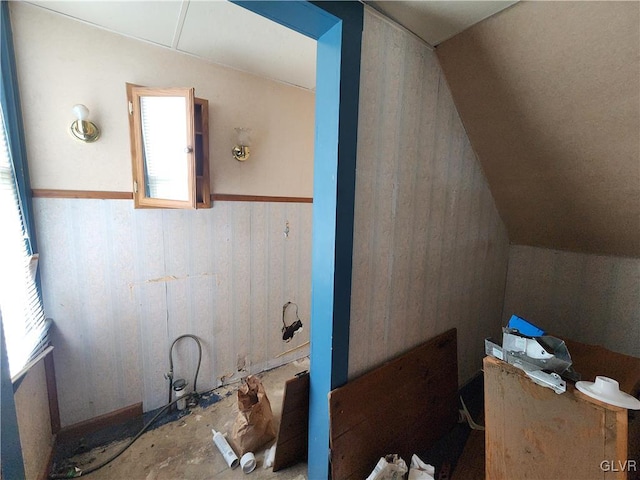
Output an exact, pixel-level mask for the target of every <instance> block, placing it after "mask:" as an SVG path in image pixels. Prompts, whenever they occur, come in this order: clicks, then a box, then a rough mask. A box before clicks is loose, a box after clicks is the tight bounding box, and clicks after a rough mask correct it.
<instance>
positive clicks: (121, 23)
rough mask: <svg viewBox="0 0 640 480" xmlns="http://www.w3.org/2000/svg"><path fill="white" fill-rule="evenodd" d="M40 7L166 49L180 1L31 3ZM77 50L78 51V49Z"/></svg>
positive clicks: (171, 35)
mask: <svg viewBox="0 0 640 480" xmlns="http://www.w3.org/2000/svg"><path fill="white" fill-rule="evenodd" d="M29 3H32V4H34V5H38V6H40V7H42V8H46V9H49V10H53V11H55V12H59V13H62V14H64V15H68V16H70V17H73V18H76V19H78V20H82V21H85V22H88V23H91V24H94V25H97V26H100V27H103V28H106V29H108V30H113V31H114V32H117V33H122V34H124V35H128V36H131V37H136V38H141V39H143V40H148V41H150V42H154V43H159V44H160V45H165V46H168V47H170V46H171V43H172V41H173V35H174V32H175V30H176V25H177V24H178V19H179V17H180V7H181V5H182V2H181V1H144V2H141V1H128V2H127V1H124V2H122V1H95V2H94V1H34V2H29ZM78 48H81V47H80V46H79V47H78Z"/></svg>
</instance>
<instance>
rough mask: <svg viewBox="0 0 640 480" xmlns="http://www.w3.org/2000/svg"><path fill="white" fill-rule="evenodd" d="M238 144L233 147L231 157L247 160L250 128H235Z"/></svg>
mask: <svg viewBox="0 0 640 480" xmlns="http://www.w3.org/2000/svg"><path fill="white" fill-rule="evenodd" d="M236 135H237V137H238V144H237V145H236V146H235V147H233V150H232V152H233V158H235V159H236V160H238V161H239V162H244V161H245V160H249V157H250V156H251V148H250V147H251V130H250V129H248V128H236Z"/></svg>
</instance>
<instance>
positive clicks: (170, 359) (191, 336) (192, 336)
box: [167, 333, 202, 403]
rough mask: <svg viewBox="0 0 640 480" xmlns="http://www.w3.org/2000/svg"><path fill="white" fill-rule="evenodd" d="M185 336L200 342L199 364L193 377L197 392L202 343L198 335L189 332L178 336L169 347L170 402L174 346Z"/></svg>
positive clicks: (194, 388) (194, 387)
mask: <svg viewBox="0 0 640 480" xmlns="http://www.w3.org/2000/svg"><path fill="white" fill-rule="evenodd" d="M183 338H192V339H193V340H195V342H196V343H197V344H198V366H197V367H196V374H195V376H194V378H193V391H194V392H197V388H196V387H197V385H196V382H197V381H198V372H199V371H200V363H201V362H202V344H201V343H200V339H199V338H198V337H196V336H195V335H191V334H190V333H187V334H185V335H180V336H179V337H178V338H176V339H175V340H174V341H173V343H172V344H171V348H169V374H168V375H167V377H168V378H169V403H171V388H172V387H173V346H174V345H175V344H176V343H177V342H178V340H181V339H183ZM196 398H197V397H196Z"/></svg>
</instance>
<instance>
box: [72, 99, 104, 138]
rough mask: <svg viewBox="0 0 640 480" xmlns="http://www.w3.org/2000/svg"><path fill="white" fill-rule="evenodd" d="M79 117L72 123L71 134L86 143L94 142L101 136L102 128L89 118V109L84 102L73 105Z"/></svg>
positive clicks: (74, 111)
mask: <svg viewBox="0 0 640 480" xmlns="http://www.w3.org/2000/svg"><path fill="white" fill-rule="evenodd" d="M73 113H74V114H75V116H76V117H78V119H77V120H76V121H74V122H73V123H72V124H71V135H73V136H74V137H75V138H77V139H78V140H81V141H83V142H85V143H92V142H95V141H96V140H98V138H100V129H99V128H98V127H97V126H96V125H95V123H92V122H90V121H89V120H88V118H89V109H88V108H87V107H85V106H84V105H82V104H78V105H75V106H74V107H73Z"/></svg>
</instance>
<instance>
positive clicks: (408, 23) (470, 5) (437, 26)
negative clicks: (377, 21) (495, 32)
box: [366, 0, 516, 46]
mask: <svg viewBox="0 0 640 480" xmlns="http://www.w3.org/2000/svg"><path fill="white" fill-rule="evenodd" d="M366 3H368V4H370V5H371V6H373V7H374V8H375V9H377V10H379V11H381V12H382V13H384V14H385V15H387V16H388V17H390V18H392V19H394V20H395V21H396V22H398V23H400V24H401V25H403V26H404V27H405V28H407V29H409V30H411V31H412V32H413V33H415V34H416V35H418V36H419V37H420V38H422V39H423V40H425V41H426V42H427V43H428V44H430V45H434V46H435V45H438V44H439V43H440V42H443V41H444V40H446V39H448V38H451V37H453V36H454V35H456V34H458V33H460V32H462V31H463V30H465V29H467V28H469V27H470V26H471V25H474V24H476V23H478V22H479V21H481V20H484V19H485V18H487V17H490V16H491V15H494V14H495V13H497V12H499V11H501V10H504V9H505V8H507V7H509V6H511V5H513V4H514V3H516V1H513V0H511V1H491V0H487V1H425V0H420V1H415V0H414V1H368V2H366Z"/></svg>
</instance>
